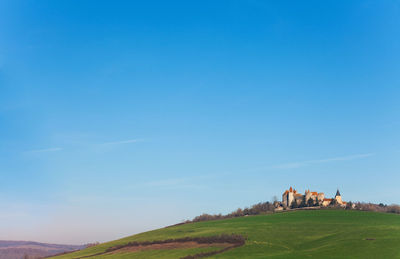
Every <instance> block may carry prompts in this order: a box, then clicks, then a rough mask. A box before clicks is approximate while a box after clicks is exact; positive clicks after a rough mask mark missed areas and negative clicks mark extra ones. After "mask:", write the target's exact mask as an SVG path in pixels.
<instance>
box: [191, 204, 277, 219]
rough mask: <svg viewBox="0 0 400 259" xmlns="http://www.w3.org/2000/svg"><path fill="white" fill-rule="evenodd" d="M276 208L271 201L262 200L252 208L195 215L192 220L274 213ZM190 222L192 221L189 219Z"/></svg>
mask: <svg viewBox="0 0 400 259" xmlns="http://www.w3.org/2000/svg"><path fill="white" fill-rule="evenodd" d="M274 209H275V206H274V204H273V203H271V202H268V201H267V202H260V203H257V204H254V205H253V206H251V207H250V208H244V209H241V208H239V209H237V210H235V211H233V212H231V213H229V214H226V215H222V214H214V215H212V214H206V213H204V214H202V215H200V216H197V217H195V218H194V219H193V220H192V222H198V221H207V220H215V219H226V218H235V217H242V216H248V215H258V214H263V213H272V212H273V211H274ZM188 222H190V221H188Z"/></svg>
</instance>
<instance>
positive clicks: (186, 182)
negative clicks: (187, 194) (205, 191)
mask: <svg viewBox="0 0 400 259" xmlns="http://www.w3.org/2000/svg"><path fill="white" fill-rule="evenodd" d="M193 180H194V179H190V178H171V179H164V180H159V181H151V182H147V183H145V185H146V186H149V187H157V188H162V189H192V190H194V189H202V188H203V187H204V186H203V185H201V184H198V183H196V184H193V183H192V182H193Z"/></svg>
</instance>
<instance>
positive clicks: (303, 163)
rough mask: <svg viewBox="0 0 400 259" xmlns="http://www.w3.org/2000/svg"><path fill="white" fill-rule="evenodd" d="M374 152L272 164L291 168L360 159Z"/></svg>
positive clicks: (277, 167) (280, 167)
mask: <svg viewBox="0 0 400 259" xmlns="http://www.w3.org/2000/svg"><path fill="white" fill-rule="evenodd" d="M373 155H374V153H367V154H356V155H349V156H341V157H331V158H324V159H317V160H307V161H300V162H293V163H286V164H280V165H276V166H273V168H276V169H293V168H299V167H304V166H309V165H314V164H323V163H330V162H335V161H350V160H356V159H362V158H367V157H371V156H373Z"/></svg>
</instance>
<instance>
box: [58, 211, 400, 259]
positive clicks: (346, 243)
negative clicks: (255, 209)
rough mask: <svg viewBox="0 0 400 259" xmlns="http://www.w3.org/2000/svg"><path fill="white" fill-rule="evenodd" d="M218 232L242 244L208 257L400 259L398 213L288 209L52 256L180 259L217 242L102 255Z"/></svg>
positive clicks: (187, 226)
mask: <svg viewBox="0 0 400 259" xmlns="http://www.w3.org/2000/svg"><path fill="white" fill-rule="evenodd" d="M223 233H225V234H232V233H236V234H241V235H245V236H246V237H247V240H246V243H245V245H243V246H240V247H237V248H234V249H231V250H228V251H226V252H224V253H220V254H217V255H213V256H211V257H209V258H307V257H314V258H342V257H347V258H349V257H350V258H400V215H396V214H385V213H376V212H364V211H345V210H312V211H293V212H285V213H276V214H270V215H260V216H249V217H240V218H233V219H225V220H217V221H207V222H198V223H190V224H184V225H178V226H173V227H168V228H164V229H158V230H154V231H149V232H145V233H141V234H138V235H134V236H130V237H127V238H123V239H120V240H116V241H112V242H108V243H104V244H101V245H98V246H96V247H90V248H87V249H84V250H82V251H78V252H75V253H71V254H66V255H63V256H59V257H56V258H57V259H67V258H80V257H83V256H89V257H86V258H181V257H184V256H187V255H193V254H197V253H199V252H205V251H215V250H217V249H220V248H221V244H215V245H210V246H199V247H195V246H186V247H185V246H183V247H181V246H176V247H173V246H169V247H162V246H158V247H157V246H152V247H147V248H145V249H136V250H135V249H133V250H129V249H120V250H116V251H114V252H112V253H104V252H105V250H106V249H107V248H110V247H113V246H116V245H123V244H126V243H128V242H132V241H137V242H142V241H153V240H166V239H171V238H183V237H201V236H215V235H219V234H223ZM142 248H143V247H142ZM102 253H103V254H102ZM93 255H96V256H94V257H93ZM90 256H91V257H90Z"/></svg>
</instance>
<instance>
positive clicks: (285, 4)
mask: <svg viewBox="0 0 400 259" xmlns="http://www.w3.org/2000/svg"><path fill="white" fill-rule="evenodd" d="M399 28H400V3H399V1H389V0H388V1H261V0H260V1H255V0H253V1H51V0H49V1H14V0H13V1H11V0H10V1H1V2H0V176H1V178H0V208H1V209H0V239H24V240H26V239H29V240H38V241H48V242H64V243H81V242H91V241H105V240H111V239H115V238H118V237H122V236H125V235H129V234H133V233H136V232H140V231H144V230H148V229H152V228H156V227H160V226H165V225H167V224H173V223H177V222H180V221H181V220H183V219H188V218H192V217H193V216H195V215H198V214H200V213H203V212H207V213H220V212H221V213H226V212H229V211H232V210H234V209H236V208H237V207H244V206H248V205H251V204H254V203H257V202H260V201H268V200H271V198H272V197H273V196H274V195H276V196H278V197H281V194H282V192H283V191H284V190H285V189H287V188H288V187H289V186H290V185H292V186H294V187H295V188H297V189H298V190H299V191H302V192H303V191H304V189H306V188H307V189H308V188H309V189H312V190H315V191H322V192H325V194H326V195H327V196H333V195H334V194H335V192H336V188H339V189H340V191H341V193H342V196H343V199H344V200H352V201H371V202H384V203H399V202H400V199H399V197H400V188H399V182H400V174H399V173H400V172H399V170H400V164H399V163H400V162H399V157H400V138H399V132H400V73H399V72H400V29H399Z"/></svg>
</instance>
